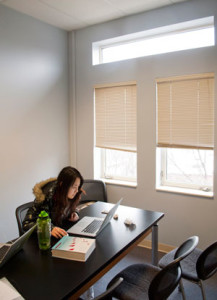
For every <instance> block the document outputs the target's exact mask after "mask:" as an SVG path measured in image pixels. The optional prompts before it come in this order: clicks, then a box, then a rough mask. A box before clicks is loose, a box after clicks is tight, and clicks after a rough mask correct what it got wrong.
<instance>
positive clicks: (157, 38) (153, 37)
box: [92, 17, 215, 65]
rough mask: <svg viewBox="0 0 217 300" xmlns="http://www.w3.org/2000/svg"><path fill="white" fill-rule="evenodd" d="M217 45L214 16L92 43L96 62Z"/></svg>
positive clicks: (94, 63) (94, 62) (94, 61)
mask: <svg viewBox="0 0 217 300" xmlns="http://www.w3.org/2000/svg"><path fill="white" fill-rule="evenodd" d="M214 45H215V32H214V17H207V18H202V19H197V20H192V21H188V22H182V23H179V24H173V25H170V26H164V27H160V28H155V29H151V30H147V31H143V32H137V33H134V34H129V35H125V36H120V37H116V38H113V39H109V40H104V41H100V42H95V43H93V47H92V49H93V65H96V64H103V63H109V62H115V61H121V60H126V59H131V58H136V57H142V56H149V55H156V54H160V53H169V52H174V51H180V50H187V49H194V48H201V47H207V46H214Z"/></svg>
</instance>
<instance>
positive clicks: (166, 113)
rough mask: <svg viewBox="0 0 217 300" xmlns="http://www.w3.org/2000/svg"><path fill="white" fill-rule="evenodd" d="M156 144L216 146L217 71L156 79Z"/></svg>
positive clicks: (201, 147)
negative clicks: (216, 101)
mask: <svg viewBox="0 0 217 300" xmlns="http://www.w3.org/2000/svg"><path fill="white" fill-rule="evenodd" d="M157 102H158V103H157V146H158V147H167V148H193V149H213V147H214V73H206V74H197V75H191V76H183V77H174V78H168V79H158V80H157Z"/></svg>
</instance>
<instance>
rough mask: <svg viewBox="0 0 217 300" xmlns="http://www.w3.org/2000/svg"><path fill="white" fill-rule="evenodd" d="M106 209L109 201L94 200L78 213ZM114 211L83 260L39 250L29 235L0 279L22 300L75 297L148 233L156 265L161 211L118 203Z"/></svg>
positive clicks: (0, 273) (84, 213) (92, 212)
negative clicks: (114, 215)
mask: <svg viewBox="0 0 217 300" xmlns="http://www.w3.org/2000/svg"><path fill="white" fill-rule="evenodd" d="M110 208H111V204H109V203H104V202H97V203H95V204H93V205H91V206H89V207H87V208H85V209H83V210H82V211H81V214H80V216H81V217H82V216H85V215H89V216H97V217H102V216H103V215H102V214H101V212H102V211H103V210H104V209H110ZM117 213H118V216H119V218H118V220H114V219H112V220H111V222H110V224H109V225H108V226H107V227H106V228H105V229H104V230H103V231H102V232H101V233H100V234H99V235H98V236H97V238H96V248H95V250H94V251H93V253H92V254H91V256H90V257H89V258H88V260H87V261H86V262H77V261H71V260H65V259H60V258H53V257H52V256H51V251H50V250H48V251H40V250H39V248H38V243H37V236H36V234H33V235H32V236H31V237H30V239H29V240H28V241H27V243H26V244H25V246H24V249H23V250H22V251H20V252H19V253H17V254H16V255H15V256H14V257H13V258H12V259H11V260H10V261H9V262H8V263H7V264H5V266H3V267H2V268H1V269H0V278H1V277H6V278H7V279H8V280H9V281H10V282H11V284H12V285H13V286H14V287H15V288H16V289H17V290H18V292H19V293H20V294H21V295H22V296H23V297H24V298H25V299H26V300H35V299H37V300H39V299H40V300H43V299H46V300H49V299H52V300H55V299H57V300H60V299H64V298H65V299H68V298H70V299H77V298H78V297H79V296H80V295H81V294H82V293H83V292H84V291H85V290H86V289H88V288H89V287H90V286H91V285H92V284H94V283H95V282H96V281H97V280H98V279H99V278H100V277H102V276H103V275H104V274H105V273H106V272H108V271H109V270H110V269H111V268H112V267H113V266H114V265H115V264H116V263H117V262H118V261H120V260H121V259H122V258H123V257H124V256H125V255H126V254H127V253H129V251H130V250H131V249H132V248H133V247H135V246H136V245H137V244H138V243H139V242H141V241H142V240H143V239H144V238H145V237H146V236H147V235H148V234H149V233H151V232H152V261H153V263H154V264H156V263H157V248H158V247H157V244H158V230H157V223H158V221H159V220H160V219H161V218H162V217H163V216H164V214H163V213H160V212H154V211H147V210H142V209H137V208H132V207H127V206H119V208H118V210H117ZM126 217H130V218H131V219H132V220H133V221H135V223H136V224H135V226H130V227H128V226H126V225H125V224H124V220H125V219H126ZM55 242H57V241H56V240H52V243H53V244H54V243H55ZM105 288H106V287H105Z"/></svg>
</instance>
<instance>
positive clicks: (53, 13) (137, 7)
mask: <svg viewBox="0 0 217 300" xmlns="http://www.w3.org/2000/svg"><path fill="white" fill-rule="evenodd" d="M182 1H187V0H0V3H2V4H3V5H5V6H8V7H10V8H12V9H15V10H17V11H19V12H22V13H24V14H27V15H29V16H32V17H34V18H36V19H39V20H41V21H44V22H46V23H48V24H51V25H53V26H56V27H59V28H62V29H65V30H67V31H70V30H75V29H79V28H82V27H86V26H90V25H93V24H97V23H102V22H106V21H110V20H114V19H117V18H120V17H124V16H128V15H132V14H135V13H139V12H143V11H147V10H151V9H155V8H158V7H162V6H166V5H171V4H174V3H177V2H182Z"/></svg>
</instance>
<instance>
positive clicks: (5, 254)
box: [0, 225, 36, 268]
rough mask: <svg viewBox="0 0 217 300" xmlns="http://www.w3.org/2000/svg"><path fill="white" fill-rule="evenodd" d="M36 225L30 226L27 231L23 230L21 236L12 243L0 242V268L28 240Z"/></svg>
mask: <svg viewBox="0 0 217 300" xmlns="http://www.w3.org/2000/svg"><path fill="white" fill-rule="evenodd" d="M35 227H36V225H34V226H33V227H31V228H30V229H29V230H28V231H27V232H25V233H24V234H23V235H21V237H19V238H18V239H16V241H15V242H13V243H11V244H10V243H6V244H1V243H0V268H1V267H2V266H3V265H4V264H5V263H6V262H7V261H8V260H9V259H10V258H11V257H12V256H14V255H15V254H16V253H17V252H18V251H20V250H21V249H22V248H23V245H24V243H25V242H26V241H27V240H28V238H29V237H30V235H31V234H32V232H33V231H34V230H35Z"/></svg>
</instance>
